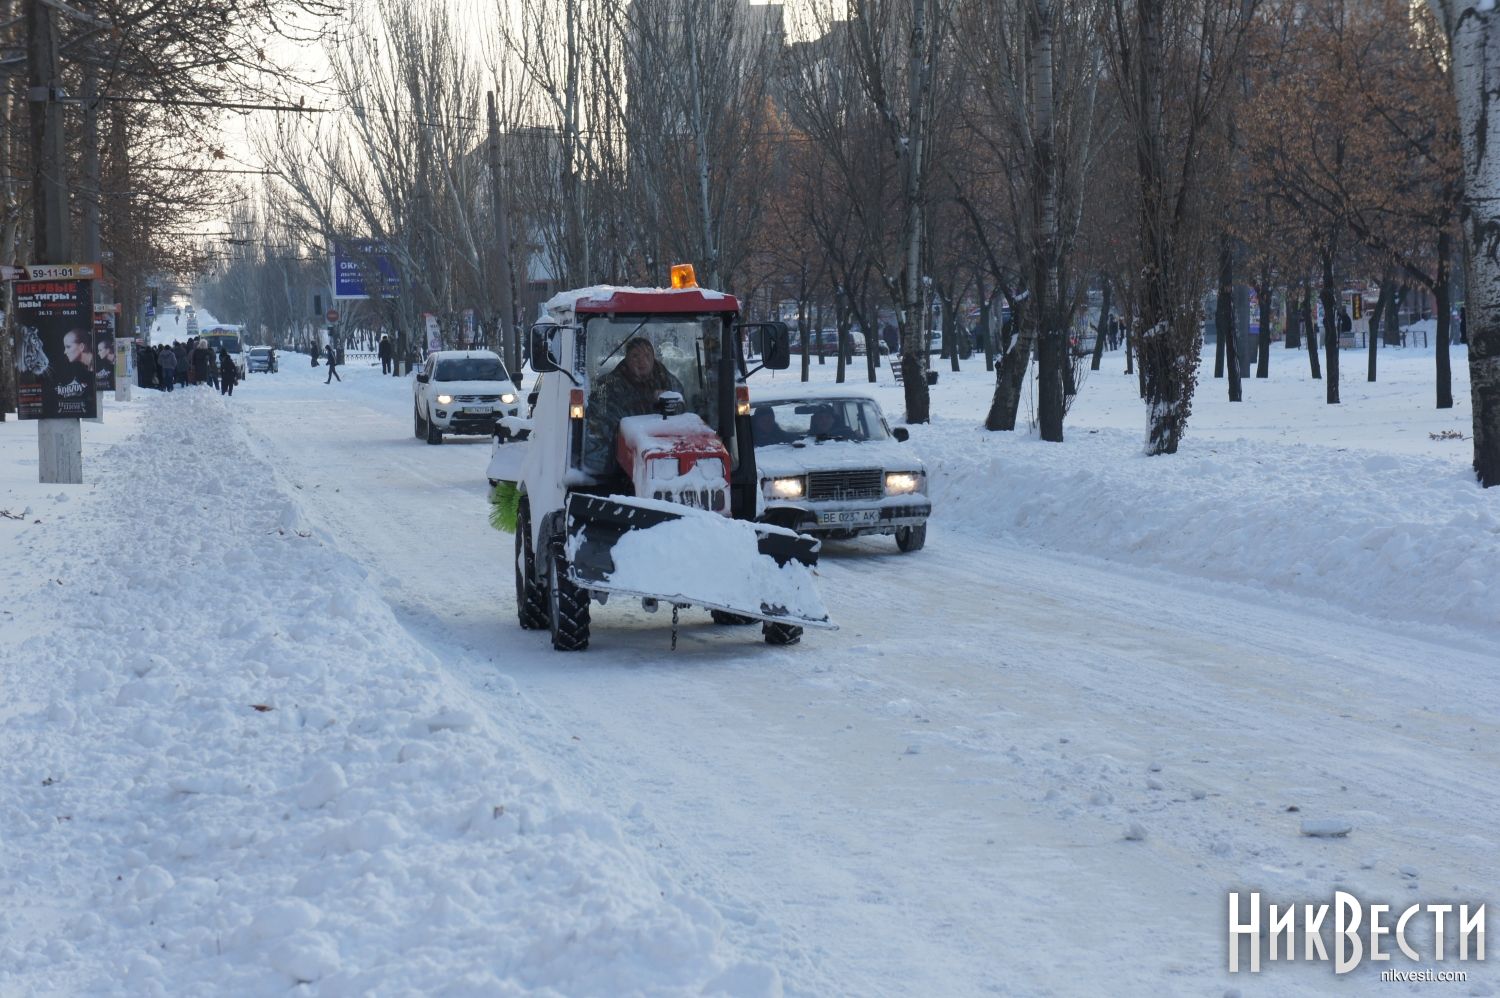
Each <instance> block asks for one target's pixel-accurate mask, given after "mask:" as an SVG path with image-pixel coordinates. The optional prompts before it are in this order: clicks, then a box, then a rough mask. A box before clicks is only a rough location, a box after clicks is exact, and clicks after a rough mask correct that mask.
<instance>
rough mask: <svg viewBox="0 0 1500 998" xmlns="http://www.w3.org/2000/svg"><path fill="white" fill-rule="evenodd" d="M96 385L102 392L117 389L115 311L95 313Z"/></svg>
mask: <svg viewBox="0 0 1500 998" xmlns="http://www.w3.org/2000/svg"><path fill="white" fill-rule="evenodd" d="M94 356H95V358H96V359H97V361H98V363H96V364H95V366H94V377H95V379H96V380H95V382H94V387H95V388H96V389H97V390H99V391H101V392H112V391H114V390H115V316H114V313H113V312H95V313H94Z"/></svg>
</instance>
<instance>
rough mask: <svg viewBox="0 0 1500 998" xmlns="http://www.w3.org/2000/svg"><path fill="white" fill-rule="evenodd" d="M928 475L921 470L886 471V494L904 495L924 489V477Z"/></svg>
mask: <svg viewBox="0 0 1500 998" xmlns="http://www.w3.org/2000/svg"><path fill="white" fill-rule="evenodd" d="M926 477H927V476H926V475H924V474H922V472H920V471H887V472H886V473H885V494H886V495H888V496H904V495H908V494H910V493H912V492H920V491H921V490H922V485H923V479H925V478H926Z"/></svg>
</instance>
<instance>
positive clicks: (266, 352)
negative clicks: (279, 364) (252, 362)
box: [250, 347, 271, 357]
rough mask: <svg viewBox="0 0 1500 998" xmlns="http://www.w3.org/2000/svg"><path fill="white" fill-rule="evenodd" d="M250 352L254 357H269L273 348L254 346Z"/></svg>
mask: <svg viewBox="0 0 1500 998" xmlns="http://www.w3.org/2000/svg"><path fill="white" fill-rule="evenodd" d="M250 354H251V356H253V357H269V356H271V348H270V347H252V348H251V349H250Z"/></svg>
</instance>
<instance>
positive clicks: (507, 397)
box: [500, 392, 516, 405]
mask: <svg viewBox="0 0 1500 998" xmlns="http://www.w3.org/2000/svg"><path fill="white" fill-rule="evenodd" d="M500 401H501V402H504V403H505V404H506V405H511V404H513V403H514V402H515V401H516V396H515V394H514V393H512V392H506V393H505V394H504V395H501V396H500Z"/></svg>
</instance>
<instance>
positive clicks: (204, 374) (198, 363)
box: [193, 339, 216, 385]
mask: <svg viewBox="0 0 1500 998" xmlns="http://www.w3.org/2000/svg"><path fill="white" fill-rule="evenodd" d="M213 366H214V354H213V351H212V350H210V349H209V348H208V341H207V340H201V339H200V340H199V341H198V342H197V343H196V344H195V345H194V346H193V383H194V384H198V385H202V384H207V383H208V382H209V381H211V380H216V379H214V371H213Z"/></svg>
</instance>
